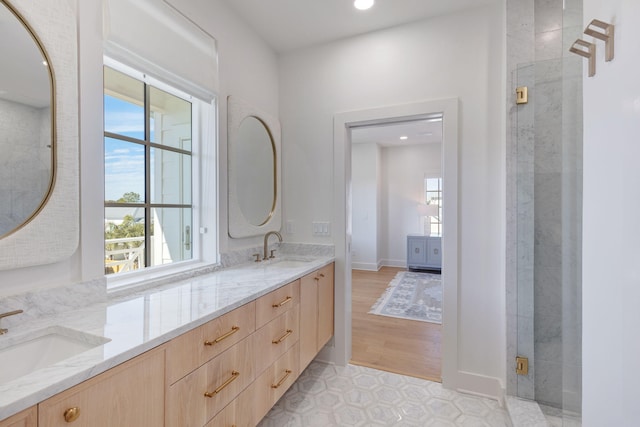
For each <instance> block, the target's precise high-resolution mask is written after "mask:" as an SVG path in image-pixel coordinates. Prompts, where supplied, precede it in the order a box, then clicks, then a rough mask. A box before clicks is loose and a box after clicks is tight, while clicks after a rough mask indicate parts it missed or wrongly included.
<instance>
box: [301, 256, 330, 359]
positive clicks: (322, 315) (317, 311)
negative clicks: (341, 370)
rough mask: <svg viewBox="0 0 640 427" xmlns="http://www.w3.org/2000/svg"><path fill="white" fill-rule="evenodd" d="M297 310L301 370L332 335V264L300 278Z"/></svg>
mask: <svg viewBox="0 0 640 427" xmlns="http://www.w3.org/2000/svg"><path fill="white" fill-rule="evenodd" d="M300 311H301V313H302V315H301V317H300V367H301V369H303V370H304V368H306V367H307V365H309V363H311V361H312V360H313V359H314V358H315V357H316V355H317V354H318V352H319V351H320V350H321V349H322V347H324V345H325V344H326V343H327V342H328V341H329V339H331V337H332V336H333V325H334V265H333V264H329V265H327V266H325V267H323V268H321V269H319V270H318V271H316V272H314V273H311V274H308V275H306V276H304V277H303V278H302V279H300Z"/></svg>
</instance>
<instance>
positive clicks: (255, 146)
mask: <svg viewBox="0 0 640 427" xmlns="http://www.w3.org/2000/svg"><path fill="white" fill-rule="evenodd" d="M227 107H228V108H227V119H228V122H227V124H228V126H227V138H228V139H227V144H228V145H227V147H228V150H229V151H228V163H227V167H228V178H229V187H228V196H229V197H228V201H229V206H228V209H229V210H228V213H229V236H230V237H231V238H234V239H237V238H243V237H251V236H259V235H264V234H265V233H267V232H269V231H279V230H280V228H281V226H282V208H281V204H282V203H281V200H280V188H281V182H280V177H281V174H280V163H281V158H280V156H281V153H280V123H279V122H278V119H276V118H274V117H272V116H270V115H269V114H268V113H266V112H264V111H260V110H258V109H257V108H255V107H253V106H252V105H250V104H248V103H247V102H245V101H243V100H241V99H238V98H236V97H231V96H230V97H229V98H228V99H227Z"/></svg>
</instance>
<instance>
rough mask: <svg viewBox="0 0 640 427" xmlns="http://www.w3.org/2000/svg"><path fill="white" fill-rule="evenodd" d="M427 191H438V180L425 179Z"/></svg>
mask: <svg viewBox="0 0 640 427" xmlns="http://www.w3.org/2000/svg"><path fill="white" fill-rule="evenodd" d="M427 191H440V178H427Z"/></svg>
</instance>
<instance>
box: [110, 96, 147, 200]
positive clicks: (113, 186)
mask: <svg viewBox="0 0 640 427" xmlns="http://www.w3.org/2000/svg"><path fill="white" fill-rule="evenodd" d="M104 111H105V123H104V128H105V131H107V132H113V133H117V134H120V135H126V136H130V137H133V138H137V139H144V109H143V108H142V107H141V106H138V105H135V104H132V103H129V102H126V101H123V100H121V99H118V98H115V97H112V96H109V95H105V96H104ZM104 158H105V162H104V167H105V200H117V199H119V198H120V197H122V195H123V194H124V193H127V192H130V191H133V192H136V193H138V194H140V196H141V197H143V198H144V147H143V146H142V145H139V144H134V143H130V142H126V141H120V140H117V139H112V138H105V140H104Z"/></svg>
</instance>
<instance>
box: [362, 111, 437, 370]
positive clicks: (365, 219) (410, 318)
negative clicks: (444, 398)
mask: <svg viewBox="0 0 640 427" xmlns="http://www.w3.org/2000/svg"><path fill="white" fill-rule="evenodd" d="M350 130H351V135H350V137H351V154H352V155H351V159H352V163H351V198H352V203H351V207H352V209H351V210H352V214H351V224H352V245H351V259H352V263H351V264H352V298H353V301H352V356H351V363H352V364H356V365H363V366H368V367H372V368H375V369H380V370H385V371H390V372H395V373H400V374H404V375H409V376H414V377H419V378H425V379H429V380H433V381H440V379H441V372H440V369H441V366H440V365H441V358H440V355H441V329H442V328H441V324H440V319H439V318H438V317H440V316H441V313H442V311H441V307H442V298H441V297H442V291H441V289H442V282H441V280H440V279H441V275H440V268H441V265H440V264H439V263H434V264H433V265H430V267H431V268H432V269H431V271H430V272H429V273H426V272H418V271H416V272H413V273H410V274H409V273H407V266H408V265H410V264H409V262H408V260H409V259H412V260H413V259H416V260H417V259H420V258H422V257H426V256H427V255H429V252H428V249H427V248H426V247H425V248H418V247H416V248H415V249H416V252H418V254H413V252H411V255H412V257H409V258H408V255H409V253H408V243H409V242H410V241H411V242H415V241H418V242H420V243H421V242H427V241H428V242H429V246H432V245H435V244H436V243H437V247H436V246H434V247H433V248H430V249H432V250H433V251H434V252H435V254H434V256H430V257H429V258H430V259H431V258H437V259H438V260H439V259H441V257H440V256H439V254H440V239H441V227H440V223H441V218H442V215H441V213H440V212H439V211H440V208H441V201H442V198H441V197H442V191H441V186H440V185H439V184H440V183H441V181H442V179H441V177H442V115H441V114H434V115H431V116H430V117H428V118H419V119H417V120H407V121H396V120H392V121H391V122H383V123H376V124H374V125H364V126H357V125H356V126H352V127H351V128H350ZM434 183H435V184H437V185H435V186H434V185H433V184H434ZM427 211H434V212H427ZM427 213H428V214H429V215H425V214H427ZM409 236H411V237H409ZM411 239H413V240H411ZM414 246H415V245H414ZM434 261H435V260H434ZM412 267H414V270H415V268H421V269H422V268H426V266H417V265H412ZM426 284H428V285H429V286H428V288H425V287H424V286H425V285H426ZM392 285H393V286H392ZM409 294H411V298H410V300H409V299H407V298H406V297H407V296H408V295H409ZM373 306H376V307H378V309H379V310H380V311H383V312H384V314H381V313H380V314H373V313H372V312H371V310H372V308H373ZM427 314H429V317H427ZM423 316H424V317H423Z"/></svg>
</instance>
